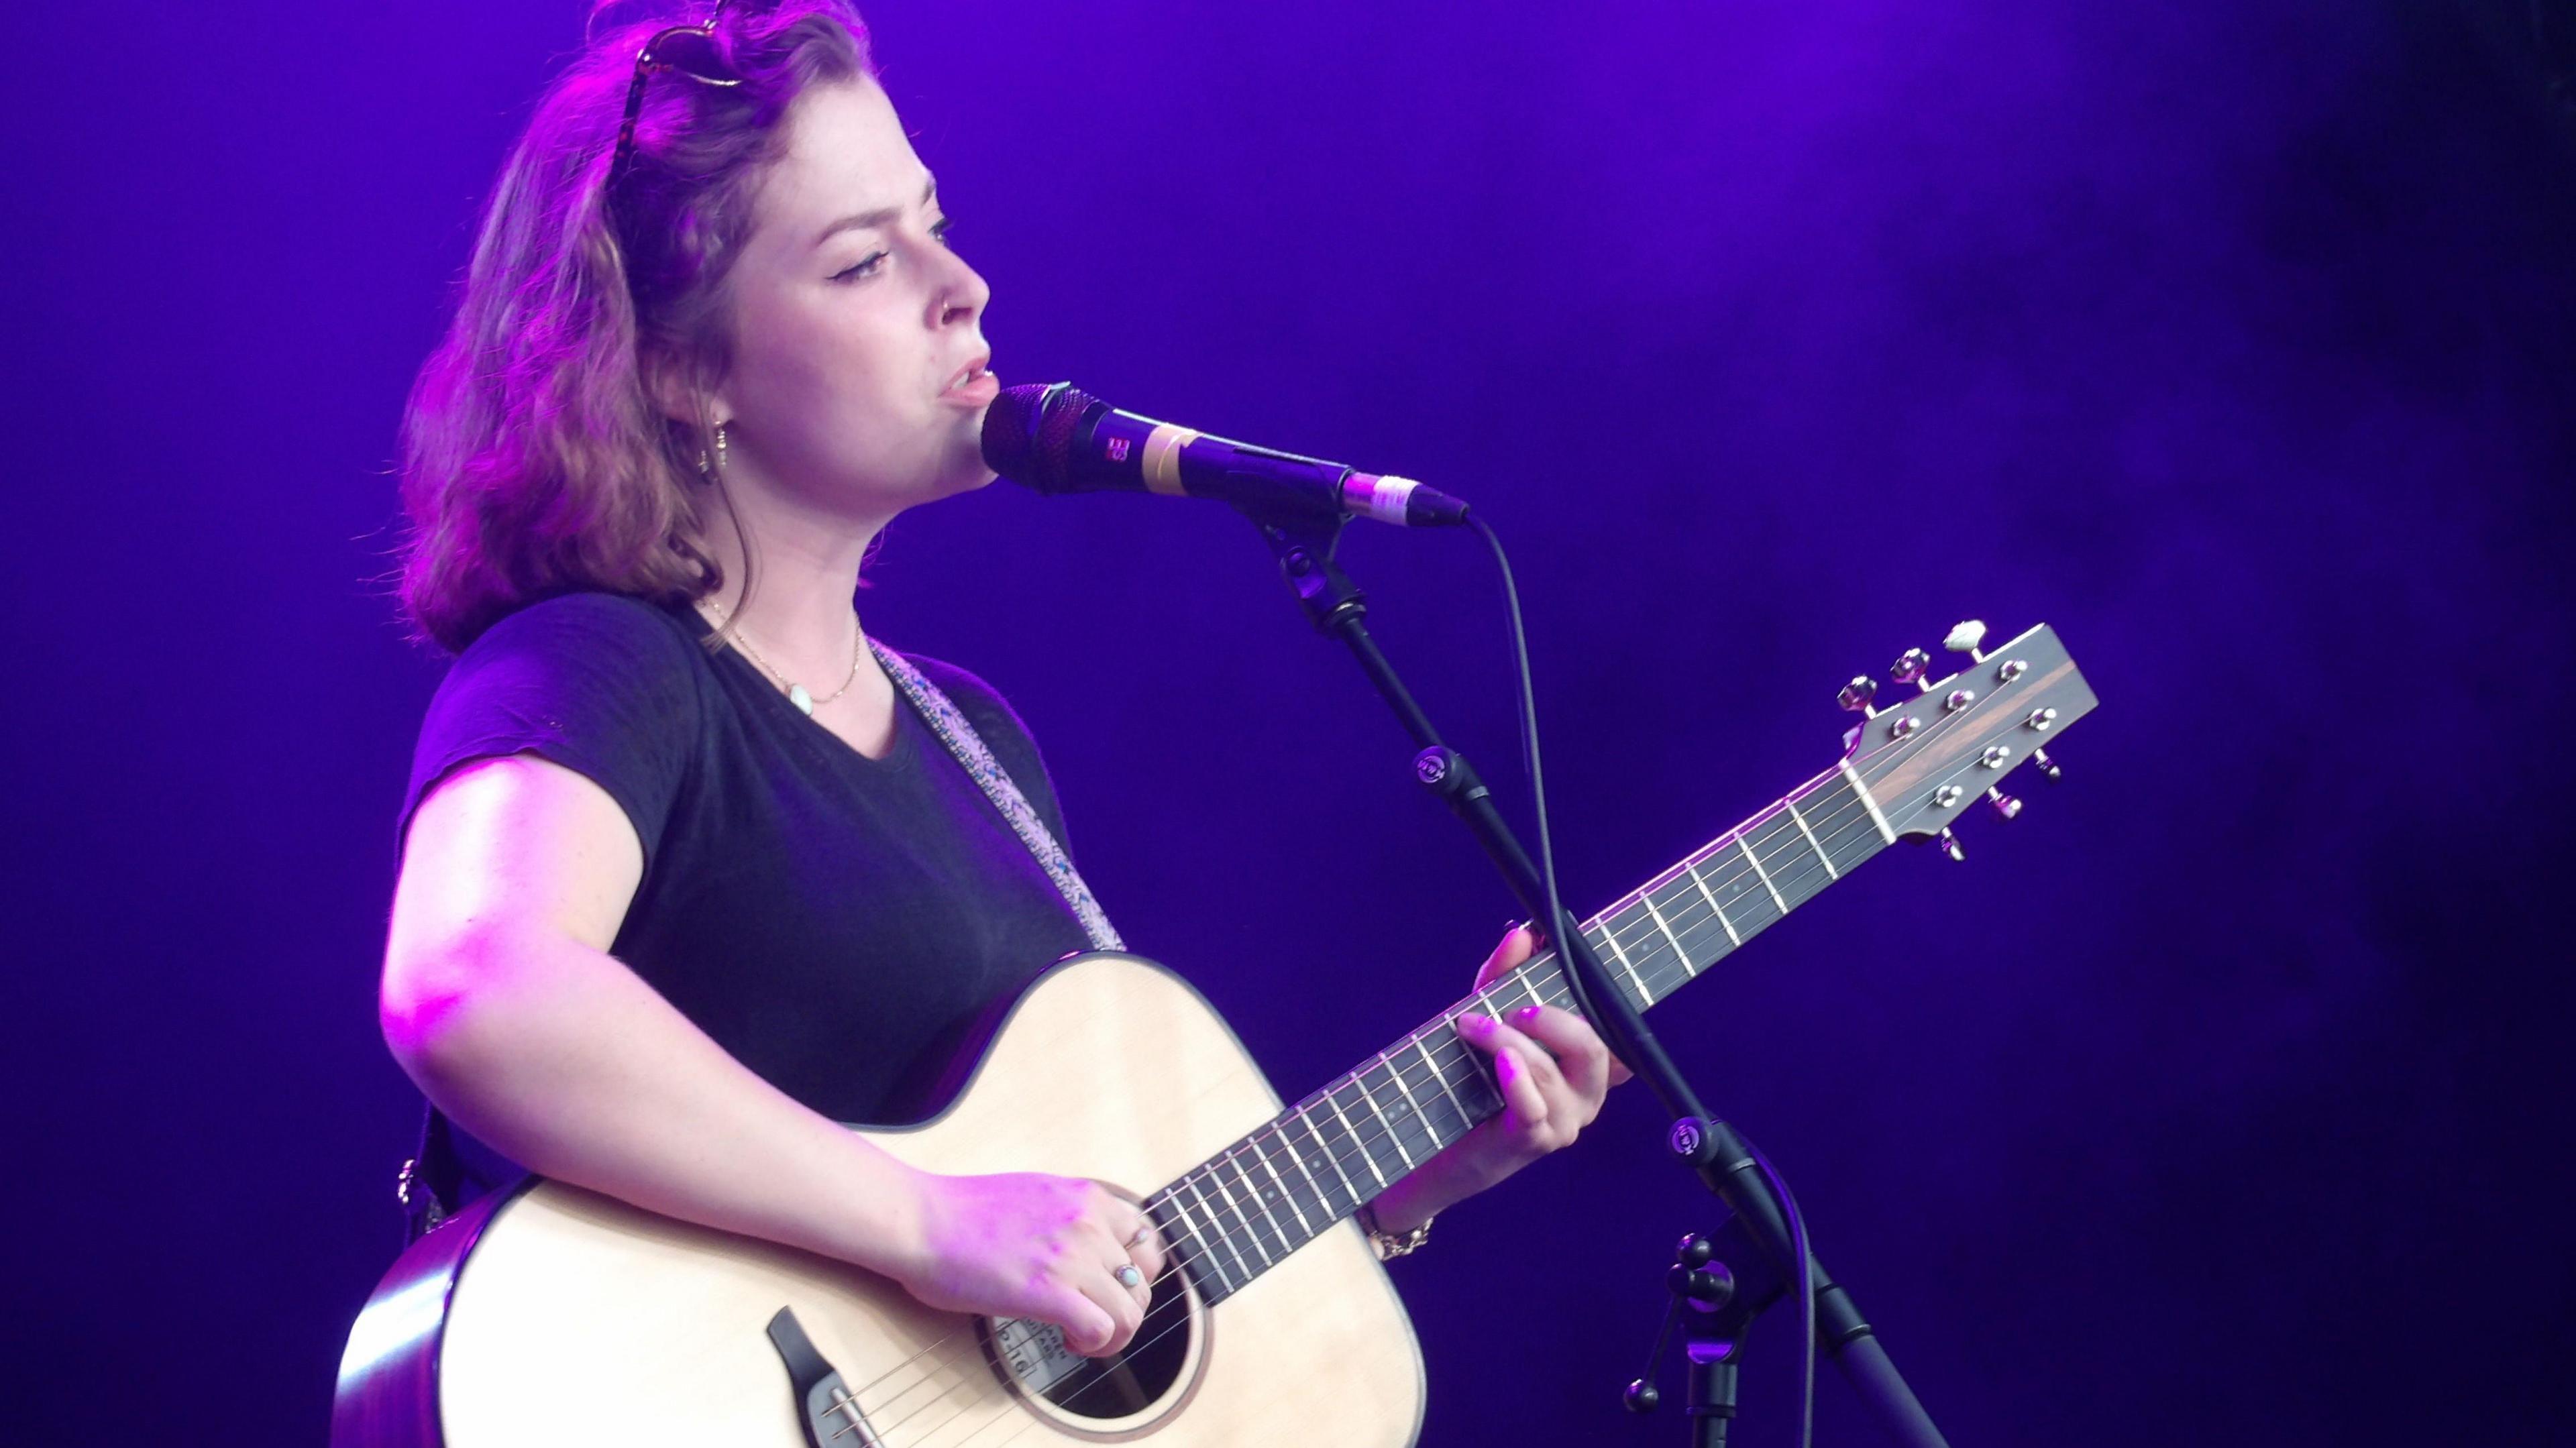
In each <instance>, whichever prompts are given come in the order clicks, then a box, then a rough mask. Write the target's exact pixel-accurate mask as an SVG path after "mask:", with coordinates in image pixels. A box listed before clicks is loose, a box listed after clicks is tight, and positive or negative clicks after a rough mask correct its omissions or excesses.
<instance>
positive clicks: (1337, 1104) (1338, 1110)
mask: <svg viewBox="0 0 2576 1448" xmlns="http://www.w3.org/2000/svg"><path fill="white" fill-rule="evenodd" d="M1351 1080H1352V1081H1353V1082H1354V1083H1356V1082H1357V1081H1358V1080H1359V1078H1358V1077H1357V1076H1354V1077H1352V1078H1351ZM1340 1089H1341V1088H1339V1087H1335V1088H1334V1089H1333V1090H1332V1091H1328V1092H1326V1093H1324V1104H1325V1105H1327V1106H1330V1107H1332V1108H1333V1119H1334V1120H1335V1121H1338V1122H1340V1123H1341V1124H1342V1134H1343V1135H1345V1136H1347V1137H1349V1138H1350V1139H1351V1144H1352V1145H1353V1146H1356V1147H1358V1148H1359V1149H1360V1164H1361V1165H1362V1166H1365V1167H1367V1168H1368V1169H1369V1175H1370V1176H1372V1177H1375V1178H1377V1189H1378V1191H1381V1192H1382V1191H1385V1190H1386V1188H1387V1179H1386V1173H1385V1172H1382V1171H1380V1170H1378V1168H1377V1158H1376V1157H1375V1156H1373V1155H1371V1154H1370V1152H1369V1149H1368V1143H1367V1142H1365V1141H1363V1140H1361V1139H1360V1134H1359V1132H1358V1131H1357V1130H1355V1129H1353V1128H1352V1126H1351V1119H1350V1118H1349V1117H1348V1116H1345V1115H1343V1114H1342V1103H1341V1098H1340V1097H1339V1096H1338V1095H1337V1094H1336V1093H1337V1092H1339V1090H1340ZM1360 1095H1361V1096H1362V1097H1363V1098H1365V1097H1366V1096H1367V1095H1368V1088H1367V1087H1365V1086H1362V1087H1360ZM1334 1169H1335V1170H1337V1171H1338V1170H1340V1166H1339V1164H1338V1163H1336V1165H1335V1168H1334ZM1376 1194H1377V1193H1376V1192H1372V1193H1370V1195H1371V1196H1375V1195H1376Z"/></svg>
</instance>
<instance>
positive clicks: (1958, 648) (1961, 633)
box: [1941, 618, 1986, 663]
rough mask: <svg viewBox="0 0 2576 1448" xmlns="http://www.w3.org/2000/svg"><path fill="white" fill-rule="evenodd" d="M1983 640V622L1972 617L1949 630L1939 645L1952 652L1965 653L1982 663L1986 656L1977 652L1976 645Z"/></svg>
mask: <svg viewBox="0 0 2576 1448" xmlns="http://www.w3.org/2000/svg"><path fill="white" fill-rule="evenodd" d="M1985 641H1986V626H1985V624H1983V623H1981V622H1979V621H1978V620H1976V619H1973V618H1972V619H1969V620H1968V621H1966V622H1965V623H1962V624H1960V625H1959V626H1958V627H1956V628H1954V629H1952V630H1950V633H1949V636H1948V637H1946V638H1944V639H1942V640H1941V647H1943V648H1945V649H1948V650H1949V651H1950V652H1952V653H1954V654H1966V655H1967V656H1968V657H1969V658H1972V659H1975V660H1976V661H1977V662H1979V663H1984V662H1985V659H1986V656H1985V655H1984V654H1981V653H1978V652H1977V645H1979V644H1981V643H1984V642H1985Z"/></svg>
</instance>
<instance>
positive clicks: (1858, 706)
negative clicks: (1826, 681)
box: [1834, 674, 1878, 715]
mask: <svg viewBox="0 0 2576 1448" xmlns="http://www.w3.org/2000/svg"><path fill="white" fill-rule="evenodd" d="M1834 697H1835V698H1836V699H1838V700H1840V701H1841V702H1842V706H1843V707H1844V708H1846V709H1849V710H1851V711H1852V712H1853V713H1855V714H1861V715H1875V714H1876V713H1877V712H1878V711H1877V710H1875V709H1872V708H1871V707H1869V701H1870V700H1872V699H1875V698H1877V697H1878V680H1876V679H1873V678H1871V677H1869V676H1868V675H1867V674H1863V675H1861V676H1860V677H1858V678H1856V679H1854V680H1852V681H1851V682H1850V683H1848V684H1845V685H1843V691H1842V692H1841V693H1839V694H1837V695H1835V696H1834Z"/></svg>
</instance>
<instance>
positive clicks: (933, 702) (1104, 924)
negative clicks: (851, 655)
mask: <svg viewBox="0 0 2576 1448" xmlns="http://www.w3.org/2000/svg"><path fill="white" fill-rule="evenodd" d="M868 647H869V648H870V649H873V650H875V651H876V656H877V662H878V663H880V664H883V665H884V666H885V671H886V674H887V676H888V677H890V678H892V679H893V680H894V682H895V687H897V688H899V689H901V690H903V692H904V696H905V697H906V698H909V699H910V700H912V707H913V708H914V709H915V710H917V711H919V713H920V714H921V717H922V718H924V719H927V720H929V721H930V729H931V732H932V733H934V734H937V735H938V736H939V742H940V743H942V744H945V745H947V746H948V752H949V754H950V755H952V756H954V757H955V758H956V760H957V763H958V765H959V766H960V767H961V768H963V769H964V770H965V771H966V773H967V776H968V777H969V778H971V779H973V780H974V781H975V782H976V783H977V784H979V785H982V786H983V788H984V797H985V798H986V799H989V800H991V801H992V802H993V808H995V809H997V810H1000V811H1001V812H1002V818H1003V819H1004V820H1005V821H1007V822H1009V824H1010V826H1011V830H1012V832H1013V833H1014V834H1017V835H1018V836H1019V837H1020V843H1021V844H1024V845H1026V846H1028V847H1029V853H1030V854H1032V855H1035V856H1036V857H1037V862H1038V864H1039V865H1040V866H1041V867H1042V868H1044V869H1045V870H1046V872H1047V878H1048V879H1050V880H1053V881H1055V888H1056V891H1057V892H1058V893H1059V894H1061V895H1063V896H1064V903H1065V904H1066V905H1067V906H1069V907H1071V909H1072V910H1073V917H1074V918H1075V919H1076V920H1079V921H1081V922H1082V933H1083V934H1085V935H1087V936H1089V937H1091V948H1092V949H1094V950H1125V949H1126V948H1127V945H1126V942H1125V941H1122V940H1120V939H1119V938H1118V932H1117V931H1116V930H1115V929H1113V928H1111V926H1110V924H1109V917H1108V915H1106V914H1105V913H1103V912H1102V911H1101V908H1100V902H1099V901H1098V900H1096V899H1094V898H1092V894H1091V887H1090V886H1088V885H1086V884H1084V883H1082V873H1081V872H1080V871H1078V870H1076V869H1074V868H1073V858H1072V857H1071V856H1070V855H1067V854H1066V853H1065V852H1064V846H1062V845H1060V844H1058V843H1056V838H1055V832H1054V831H1052V830H1050V829H1048V828H1047V827H1046V821H1045V820H1042V819H1040V818H1038V812H1037V810H1036V809H1035V808H1033V807H1032V806H1031V805H1030V804H1029V800H1028V796H1027V795H1024V794H1022V793H1020V787H1019V786H1018V785H1016V784H1014V783H1012V782H1011V775H1010V771H1008V770H1006V769H1004V768H1002V762H1001V761H1000V760H998V759H995V758H994V757H993V751H992V750H991V749H988V748H986V747H985V745H984V740H983V736H981V735H979V734H977V733H976V732H975V726H974V725H972V724H969V723H967V722H966V716H965V715H964V714H961V713H959V712H958V711H957V706H956V705H955V704H953V703H951V702H949V699H948V696H947V695H946V694H943V693H941V692H939V686H938V685H937V684H934V683H932V682H930V681H929V680H928V679H925V678H923V677H922V675H921V671H920V670H919V669H916V668H914V667H913V666H912V661H911V660H909V659H907V658H905V657H904V656H903V655H901V654H898V653H896V652H895V651H894V650H892V649H890V648H887V647H886V646H885V645H883V644H881V643H878V642H877V641H876V640H874V639H870V640H868Z"/></svg>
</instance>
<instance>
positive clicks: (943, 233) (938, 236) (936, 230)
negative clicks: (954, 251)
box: [930, 216, 957, 248]
mask: <svg viewBox="0 0 2576 1448" xmlns="http://www.w3.org/2000/svg"><path fill="white" fill-rule="evenodd" d="M956 229H957V223H956V222H953V221H951V220H949V219H948V218H947V217H945V216H943V217H941V218H939V219H938V220H937V221H934V222H932V223H930V235H931V239H932V240H934V241H937V242H938V243H939V244H940V245H941V246H945V247H951V248H953V247H955V245H956V243H955V242H952V241H950V240H949V239H948V233H950V232H951V231H954V230H956Z"/></svg>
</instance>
